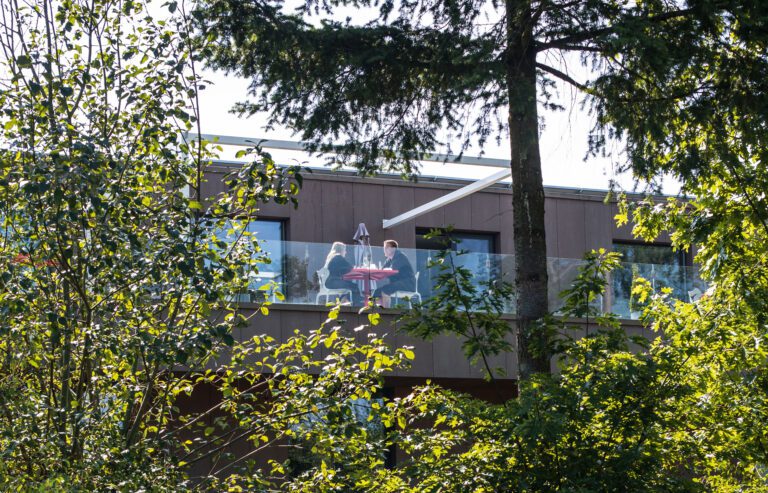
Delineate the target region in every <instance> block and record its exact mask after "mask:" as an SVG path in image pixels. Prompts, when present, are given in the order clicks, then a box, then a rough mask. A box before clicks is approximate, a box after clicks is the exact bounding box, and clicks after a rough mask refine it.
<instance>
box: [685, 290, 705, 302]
mask: <svg viewBox="0 0 768 493" xmlns="http://www.w3.org/2000/svg"><path fill="white" fill-rule="evenodd" d="M702 296H704V293H703V292H702V291H701V289H699V288H693V289H692V290H690V291H688V302H689V303H695V302H697V301H699V300H700V299H701V297H702Z"/></svg>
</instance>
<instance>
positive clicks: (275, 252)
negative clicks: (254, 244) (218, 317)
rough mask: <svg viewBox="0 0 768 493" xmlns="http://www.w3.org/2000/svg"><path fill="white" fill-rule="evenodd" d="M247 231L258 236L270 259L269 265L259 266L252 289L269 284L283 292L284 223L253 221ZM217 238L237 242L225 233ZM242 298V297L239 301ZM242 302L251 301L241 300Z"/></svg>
mask: <svg viewBox="0 0 768 493" xmlns="http://www.w3.org/2000/svg"><path fill="white" fill-rule="evenodd" d="M246 231H248V232H250V233H254V234H255V235H256V238H257V239H258V240H259V244H260V245H261V248H262V252H263V253H264V254H265V257H267V258H268V263H264V264H259V276H258V277H257V278H256V280H255V282H254V283H253V284H252V285H251V289H258V288H260V287H261V286H264V285H266V284H268V283H275V284H276V285H277V287H278V289H279V290H281V291H282V283H283V277H284V270H283V263H284V253H285V252H284V244H283V239H284V235H285V232H284V231H285V228H284V223H283V221H279V220H265V219H259V220H253V221H250V222H249V223H248V226H247V228H246ZM217 236H219V237H223V239H224V240H225V241H227V242H232V241H235V237H234V236H230V235H229V234H227V233H225V232H222V233H220V234H219V235H217ZM240 298H241V297H239V298H238V299H240ZM273 300H274V296H273ZM241 301H249V300H246V299H241Z"/></svg>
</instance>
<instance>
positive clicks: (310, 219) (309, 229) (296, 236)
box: [283, 180, 324, 242]
mask: <svg viewBox="0 0 768 493" xmlns="http://www.w3.org/2000/svg"><path fill="white" fill-rule="evenodd" d="M298 199H299V206H298V207H297V208H296V209H294V208H293V207H292V206H286V207H284V208H283V209H286V210H288V212H289V217H290V219H289V221H288V231H287V238H288V240H289V241H308V242H317V241H318V240H319V239H320V238H322V237H323V227H324V224H323V223H324V216H323V183H322V182H317V181H313V180H306V181H305V182H304V186H303V187H302V189H301V192H299V196H298Z"/></svg>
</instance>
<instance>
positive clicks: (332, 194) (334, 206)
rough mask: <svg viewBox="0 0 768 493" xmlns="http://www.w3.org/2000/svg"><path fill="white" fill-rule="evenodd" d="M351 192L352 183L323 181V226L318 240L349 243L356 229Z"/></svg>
mask: <svg viewBox="0 0 768 493" xmlns="http://www.w3.org/2000/svg"><path fill="white" fill-rule="evenodd" d="M352 193H353V188H352V183H348V182H328V181H324V182H323V212H322V220H323V222H322V224H323V227H322V238H321V239H319V242H322V243H333V242H334V241H343V242H345V243H349V241H350V240H351V239H352V235H354V234H355V230H356V229H357V224H356V223H355V218H354V207H355V204H354V203H353V202H352Z"/></svg>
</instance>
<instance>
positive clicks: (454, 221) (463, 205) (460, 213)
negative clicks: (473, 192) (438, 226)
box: [443, 191, 474, 231]
mask: <svg viewBox="0 0 768 493" xmlns="http://www.w3.org/2000/svg"><path fill="white" fill-rule="evenodd" d="M445 193H449V192H448V191H446V192H445ZM443 209H444V211H443V212H444V214H445V226H448V225H453V227H454V228H455V229H456V230H459V231H461V230H470V231H471V230H472V229H473V215H474V213H473V211H472V196H469V197H464V198H463V199H461V200H457V201H456V202H452V203H450V204H448V205H446V206H445V207H443Z"/></svg>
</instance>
